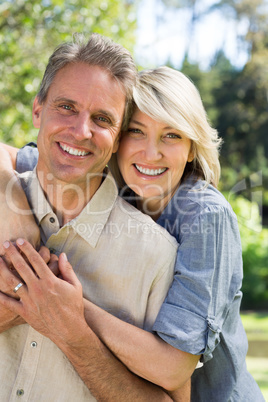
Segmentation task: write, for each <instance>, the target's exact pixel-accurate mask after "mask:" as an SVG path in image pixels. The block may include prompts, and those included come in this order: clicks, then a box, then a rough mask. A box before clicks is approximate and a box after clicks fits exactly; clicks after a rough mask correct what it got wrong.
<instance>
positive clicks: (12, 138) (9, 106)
mask: <svg viewBox="0 0 268 402" xmlns="http://www.w3.org/2000/svg"><path fill="white" fill-rule="evenodd" d="M135 28H136V15H135V8H134V6H133V5H132V4H131V2H128V1H127V0H123V1H122V0H102V1H99V0H64V1H63V0H43V1H40V0H8V1H0V76H1V77H2V80H1V81H0V94H1V95H0V119H1V127H0V140H1V141H4V142H6V143H10V144H13V145H16V146H18V147H20V146H22V145H23V144H24V143H25V142H27V141H29V140H31V139H33V138H35V137H36V130H35V129H34V128H33V125H32V118H31V107H32V101H33V98H34V96H35V94H36V92H37V91H38V87H39V84H40V80H41V78H42V75H43V73H44V69H45V66H46V64H47V61H48V58H49V56H50V54H51V53H52V52H53V50H54V48H55V47H56V46H57V45H58V44H59V43H61V42H62V41H69V40H71V39H72V35H73V33H74V32H83V33H85V34H88V33H91V32H98V33H100V34H103V35H106V36H109V37H110V38H112V39H113V40H114V41H116V42H118V43H121V44H122V45H123V46H125V47H126V48H127V49H129V50H130V51H132V50H133V45H134V42H135V36H134V33H135Z"/></svg>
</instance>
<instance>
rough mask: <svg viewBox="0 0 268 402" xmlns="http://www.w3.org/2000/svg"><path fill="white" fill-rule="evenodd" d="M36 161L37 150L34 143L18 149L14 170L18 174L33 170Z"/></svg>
mask: <svg viewBox="0 0 268 402" xmlns="http://www.w3.org/2000/svg"><path fill="white" fill-rule="evenodd" d="M37 160H38V150H37V147H36V144H35V143H34V142H30V143H29V144H27V145H25V147H23V148H21V149H19V151H18V154H17V159H16V170H17V172H18V173H23V172H27V171H30V170H33V168H34V167H35V165H36V164H37Z"/></svg>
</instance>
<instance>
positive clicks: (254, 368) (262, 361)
mask: <svg viewBox="0 0 268 402" xmlns="http://www.w3.org/2000/svg"><path fill="white" fill-rule="evenodd" d="M241 318H242V322H243V325H244V328H245V330H246V333H247V337H248V340H249V352H248V356H247V367H248V370H249V372H250V373H251V374H252V376H253V377H254V378H255V380H256V381H257V383H258V385H259V387H260V389H261V391H262V393H263V396H264V399H265V400H266V401H267V402H268V312H243V313H242V314H241Z"/></svg>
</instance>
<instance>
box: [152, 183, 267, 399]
mask: <svg viewBox="0 0 268 402" xmlns="http://www.w3.org/2000/svg"><path fill="white" fill-rule="evenodd" d="M205 184H206V183H205V182H204V181H202V180H197V181H196V180H194V178H192V177H191V178H189V179H187V180H186V181H185V182H183V184H182V185H181V186H180V187H179V188H178V190H177V192H176V193H175V195H174V196H173V198H172V200H171V201H170V202H169V204H168V205H167V207H166V208H165V210H164V211H163V213H162V214H161V216H160V218H159V219H158V221H157V223H158V224H160V225H161V226H163V227H165V228H166V229H167V230H168V231H169V232H170V233H171V234H172V235H173V236H175V237H176V239H177V241H178V243H179V248H178V254H177V261H176V265H175V275H174V280H173V283H172V286H171V288H170V290H169V292H168V295H167V297H166V300H165V302H164V304H163V305H162V307H161V310H160V312H159V314H158V317H157V319H156V322H155V324H154V327H153V329H154V331H156V332H157V333H158V335H159V336H160V337H161V338H162V339H163V340H165V342H167V343H169V344H170V345H172V346H174V347H175V348H177V349H180V350H183V351H185V352H188V353H191V354H195V355H202V357H201V361H202V362H203V363H204V365H203V367H202V368H199V369H197V370H195V371H194V373H193V375H192V393H191V399H192V401H196V402H200V401H204V402H208V401H213V402H214V401H215V402H227V401H233V402H238V401H241V402H258V401H264V398H263V397H262V394H261V392H260V390H259V388H258V386H257V384H256V382H255V380H254V379H253V377H252V376H251V375H250V374H249V373H248V371H247V368H246V363H245V357H246V353H247V348H248V343H247V337H246V334H245V331H244V328H243V326H242V322H241V319H240V313H239V312H240V304H241V298H242V293H241V291H240V288H241V285H242V277H243V265H242V250H241V242H240V235H239V230H238V225H237V219H236V216H235V214H234V212H233V210H232V208H231V206H230V204H229V203H228V202H227V201H226V200H225V198H224V197H223V195H222V194H221V193H220V192H219V191H218V190H216V189H215V188H214V187H213V186H211V185H209V186H207V187H206V186H205Z"/></svg>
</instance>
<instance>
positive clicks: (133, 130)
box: [128, 128, 142, 134]
mask: <svg viewBox="0 0 268 402" xmlns="http://www.w3.org/2000/svg"><path fill="white" fill-rule="evenodd" d="M128 132H129V133H133V134H142V131H141V130H140V129H139V128H129V129H128Z"/></svg>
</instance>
